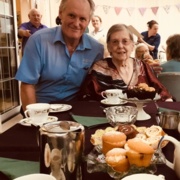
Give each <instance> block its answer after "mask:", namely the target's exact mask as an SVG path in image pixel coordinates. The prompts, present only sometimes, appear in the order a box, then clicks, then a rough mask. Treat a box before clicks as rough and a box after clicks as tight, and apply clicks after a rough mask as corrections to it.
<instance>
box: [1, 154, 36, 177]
mask: <svg viewBox="0 0 180 180" xmlns="http://www.w3.org/2000/svg"><path fill="white" fill-rule="evenodd" d="M0 172H2V173H4V174H5V175H7V176H8V177H9V179H14V178H17V177H20V176H23V175H27V174H33V173H39V162H33V161H23V160H17V159H10V158H2V157H1V158H0Z"/></svg>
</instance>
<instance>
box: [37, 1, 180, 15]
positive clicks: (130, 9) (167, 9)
mask: <svg viewBox="0 0 180 180" xmlns="http://www.w3.org/2000/svg"><path fill="white" fill-rule="evenodd" d="M36 1H38V0H36ZM56 1H59V0H56ZM98 6H100V7H102V8H103V10H104V12H105V14H108V13H109V10H110V8H114V11H115V13H116V15H119V14H120V12H121V11H122V9H126V10H127V12H128V14H129V15H130V16H131V15H132V14H133V12H134V10H135V9H137V8H134V7H111V6H108V5H96V6H95V9H97V7H98ZM171 6H172V5H165V6H159V7H158V6H157V7H139V8H138V10H139V12H140V14H141V15H142V16H144V14H145V12H146V10H147V9H151V10H152V12H153V13H154V14H155V15H156V14H157V12H158V10H159V8H160V7H161V8H163V9H164V10H165V12H166V13H169V12H170V8H171ZM173 6H176V7H177V9H178V11H179V12H180V3H179V4H175V5H173Z"/></svg>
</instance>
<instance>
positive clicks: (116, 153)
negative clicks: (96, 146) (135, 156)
mask: <svg viewBox="0 0 180 180" xmlns="http://www.w3.org/2000/svg"><path fill="white" fill-rule="evenodd" d="M105 160H106V163H107V164H108V165H109V166H110V167H112V168H113V169H114V170H115V171H117V172H126V171H128V169H129V161H128V159H127V156H126V150H125V149H123V148H113V149H111V150H110V151H108V152H107V153H106V157H105Z"/></svg>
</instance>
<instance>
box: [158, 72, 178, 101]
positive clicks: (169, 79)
mask: <svg viewBox="0 0 180 180" xmlns="http://www.w3.org/2000/svg"><path fill="white" fill-rule="evenodd" d="M158 79H159V81H160V82H161V83H162V84H163V85H164V86H165V87H166V88H167V90H168V91H169V92H170V94H171V95H172V96H173V97H174V98H175V99H176V101H180V72H162V73H160V74H159V75H158Z"/></svg>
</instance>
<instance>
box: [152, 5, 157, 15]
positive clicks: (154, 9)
mask: <svg viewBox="0 0 180 180" xmlns="http://www.w3.org/2000/svg"><path fill="white" fill-rule="evenodd" d="M151 9H152V12H153V13H154V14H155V15H156V14H157V11H158V9H159V7H151Z"/></svg>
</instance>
